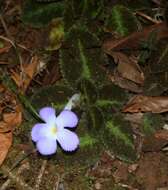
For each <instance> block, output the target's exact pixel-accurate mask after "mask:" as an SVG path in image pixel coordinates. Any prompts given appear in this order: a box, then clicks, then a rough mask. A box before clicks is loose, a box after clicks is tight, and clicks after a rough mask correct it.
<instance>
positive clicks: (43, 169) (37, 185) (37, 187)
mask: <svg viewBox="0 0 168 190" xmlns="http://www.w3.org/2000/svg"><path fill="white" fill-rule="evenodd" d="M46 165H47V160H44V161H43V163H42V166H41V169H40V172H39V175H38V177H37V180H36V184H35V189H36V190H39V188H40V183H41V180H42V177H43V174H44V171H45V168H46Z"/></svg>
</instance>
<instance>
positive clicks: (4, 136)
mask: <svg viewBox="0 0 168 190" xmlns="http://www.w3.org/2000/svg"><path fill="white" fill-rule="evenodd" d="M11 145H12V133H11V132H9V133H0V166H1V164H2V163H3V161H4V160H5V158H6V155H7V153H8V150H9V148H10V146H11Z"/></svg>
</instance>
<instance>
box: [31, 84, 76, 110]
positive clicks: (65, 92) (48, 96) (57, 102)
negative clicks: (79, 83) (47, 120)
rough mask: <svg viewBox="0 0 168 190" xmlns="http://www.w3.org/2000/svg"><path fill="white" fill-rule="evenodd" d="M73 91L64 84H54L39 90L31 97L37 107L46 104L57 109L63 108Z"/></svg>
mask: <svg viewBox="0 0 168 190" xmlns="http://www.w3.org/2000/svg"><path fill="white" fill-rule="evenodd" d="M72 95H73V91H72V90H71V89H69V88H68V87H66V86H63V85H53V86H47V87H43V88H41V89H40V90H37V91H36V92H35V93H34V94H33V96H32V97H31V103H32V105H33V106H34V107H35V108H36V109H41V108H42V107H45V106H54V107H55V108H56V109H59V110H61V109H63V108H64V106H65V105H66V104H67V102H68V99H69V98H70V97H71V96H72Z"/></svg>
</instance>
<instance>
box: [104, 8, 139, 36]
mask: <svg viewBox="0 0 168 190" xmlns="http://www.w3.org/2000/svg"><path fill="white" fill-rule="evenodd" d="M107 28H108V29H109V30H111V31H115V32H117V33H118V34H120V35H121V36H127V35H128V34H130V33H131V32H134V31H137V30H138V29H139V23H138V20H137V19H136V17H135V16H134V15H133V13H132V12H131V11H130V10H129V9H128V8H126V7H124V6H123V5H116V6H114V7H113V8H112V10H111V15H110V16H109V18H108V20H107Z"/></svg>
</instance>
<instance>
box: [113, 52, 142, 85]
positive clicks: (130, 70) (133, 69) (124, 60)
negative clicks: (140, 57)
mask: <svg viewBox="0 0 168 190" xmlns="http://www.w3.org/2000/svg"><path fill="white" fill-rule="evenodd" d="M111 55H112V57H113V58H114V60H115V62H117V63H118V66H117V71H118V72H119V73H120V75H121V77H123V78H126V79H128V80H131V81H133V82H135V83H137V84H141V85H142V84H143V82H144V74H143V72H142V71H141V69H140V67H139V65H138V64H137V60H135V59H133V58H131V57H128V56H127V55H125V54H123V53H121V52H113V53H111Z"/></svg>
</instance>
